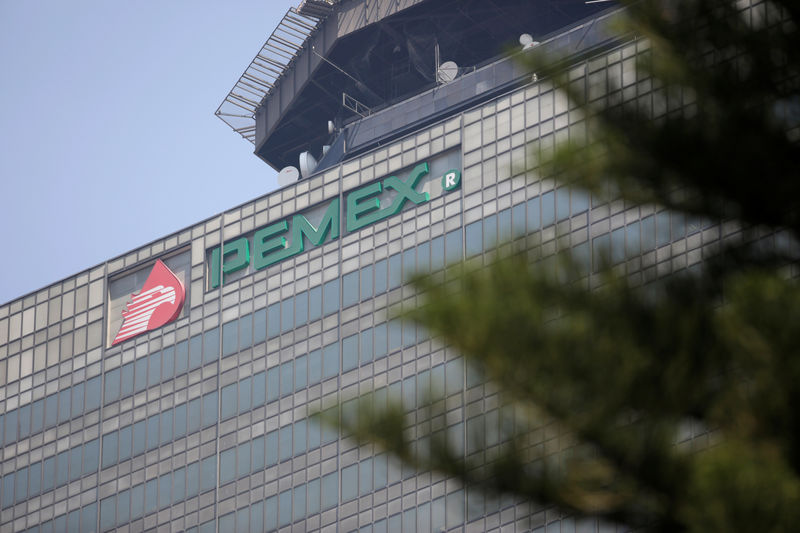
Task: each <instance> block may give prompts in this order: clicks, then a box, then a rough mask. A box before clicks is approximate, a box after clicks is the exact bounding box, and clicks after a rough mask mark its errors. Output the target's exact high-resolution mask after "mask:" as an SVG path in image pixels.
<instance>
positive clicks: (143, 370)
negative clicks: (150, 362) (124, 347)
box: [133, 357, 147, 392]
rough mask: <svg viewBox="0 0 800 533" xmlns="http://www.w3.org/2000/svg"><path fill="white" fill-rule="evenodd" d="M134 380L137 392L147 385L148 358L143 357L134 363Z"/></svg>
mask: <svg viewBox="0 0 800 533" xmlns="http://www.w3.org/2000/svg"><path fill="white" fill-rule="evenodd" d="M134 365H135V368H134V373H135V376H134V378H133V379H134V382H135V384H136V388H135V390H136V392H139V391H142V390H144V389H145V388H146V387H147V358H146V357H142V358H140V359H138V360H136V362H135V363H134Z"/></svg>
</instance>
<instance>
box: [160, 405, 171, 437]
mask: <svg viewBox="0 0 800 533" xmlns="http://www.w3.org/2000/svg"><path fill="white" fill-rule="evenodd" d="M173 412H174V411H173V410H172V409H167V410H166V411H163V412H162V413H161V417H160V418H161V423H160V424H159V426H160V428H161V444H162V445H163V444H166V443H168V442H169V441H171V440H172V413H173Z"/></svg>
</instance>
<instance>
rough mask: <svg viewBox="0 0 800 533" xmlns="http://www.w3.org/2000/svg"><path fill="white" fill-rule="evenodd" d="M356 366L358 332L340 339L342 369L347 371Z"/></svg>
mask: <svg viewBox="0 0 800 533" xmlns="http://www.w3.org/2000/svg"><path fill="white" fill-rule="evenodd" d="M357 366H358V334H356V335H351V336H349V337H347V338H345V339H343V340H342V371H343V372H347V371H348V370H352V369H354V368H356V367H357Z"/></svg>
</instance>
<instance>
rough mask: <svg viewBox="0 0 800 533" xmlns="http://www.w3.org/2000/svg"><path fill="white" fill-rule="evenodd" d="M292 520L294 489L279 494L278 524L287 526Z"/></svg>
mask: <svg viewBox="0 0 800 533" xmlns="http://www.w3.org/2000/svg"><path fill="white" fill-rule="evenodd" d="M291 521H292V491H291V490H287V491H284V492H281V493H280V494H279V495H278V525H279V526H285V525H287V524H289V523H291Z"/></svg>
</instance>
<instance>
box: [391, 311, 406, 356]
mask: <svg viewBox="0 0 800 533" xmlns="http://www.w3.org/2000/svg"><path fill="white" fill-rule="evenodd" d="M402 334H403V326H402V324H401V323H400V321H399V320H397V319H395V320H392V321H390V322H389V351H390V352H392V351H394V350H396V349H398V348H400V346H401V344H402V342H403V337H402Z"/></svg>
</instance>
